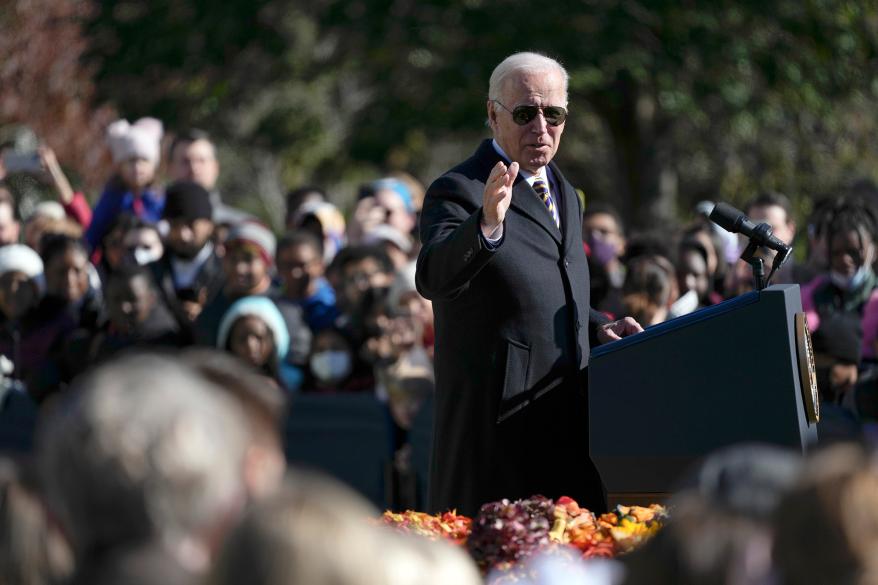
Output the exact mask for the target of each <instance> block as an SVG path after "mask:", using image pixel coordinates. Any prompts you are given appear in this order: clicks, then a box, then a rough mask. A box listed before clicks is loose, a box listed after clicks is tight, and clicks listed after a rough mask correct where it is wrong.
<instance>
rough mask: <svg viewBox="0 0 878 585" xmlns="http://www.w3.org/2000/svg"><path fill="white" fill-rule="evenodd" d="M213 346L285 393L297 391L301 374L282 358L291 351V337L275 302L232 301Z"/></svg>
mask: <svg viewBox="0 0 878 585" xmlns="http://www.w3.org/2000/svg"><path fill="white" fill-rule="evenodd" d="M216 345H217V347H218V348H220V349H225V350H227V351H230V352H231V353H233V354H234V355H236V356H237V357H239V358H241V359H242V360H243V361H244V362H245V363H247V364H250V365H251V366H253V368H255V369H256V370H258V371H260V372H262V373H263V374H265V375H266V376H268V377H269V378H271V379H273V380H275V381H276V382H278V384H280V385H281V387H283V388H286V389H287V390H290V391H294V390H298V389H299V388H300V387H301V385H302V379H303V377H304V375H303V373H302V370H301V369H299V368H298V367H296V366H293V365H292V364H290V363H288V362H287V361H286V360H285V358H286V356H287V354H288V353H289V350H290V333H289V331H288V330H287V326H286V323H285V322H284V318H283V316H282V315H281V313H280V311H278V309H277V306H276V305H275V304H274V301H272V300H271V299H269V298H268V297H264V296H250V297H244V298H242V299H239V300H237V301H235V303H234V304H232V306H231V307H230V308H229V310H228V311H227V312H226V314H225V315H224V316H223V319H222V321H221V322H220V326H219V333H218V335H217V340H216Z"/></svg>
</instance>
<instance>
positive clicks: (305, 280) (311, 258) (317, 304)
mask: <svg viewBox="0 0 878 585" xmlns="http://www.w3.org/2000/svg"><path fill="white" fill-rule="evenodd" d="M325 269H326V265H325V263H324V260H323V244H322V242H321V241H320V240H319V239H317V238H316V237H314V235H313V234H310V233H308V232H305V231H299V232H292V233H290V234H289V235H287V236H285V237H284V238H283V239H281V241H280V242H279V243H278V245H277V275H278V278H279V279H280V281H281V293H280V295H278V299H277V302H278V304H286V303H290V304H293V305H296V306H299V307H301V309H302V311H303V313H304V318H305V322H306V323H307V324H308V327H309V328H310V329H311V331H312V332H313V333H317V332H319V331H322V330H323V329H326V328H327V327H330V326H332V324H333V323H335V320H336V319H337V318H338V315H339V313H338V309H337V308H336V305H335V291H334V290H333V289H332V286H330V284H329V282H327V280H326V279H325V278H324V277H323V275H324V272H325Z"/></svg>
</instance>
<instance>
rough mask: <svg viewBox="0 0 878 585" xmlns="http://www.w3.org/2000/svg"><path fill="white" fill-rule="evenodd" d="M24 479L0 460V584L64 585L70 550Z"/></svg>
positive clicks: (69, 569)
mask: <svg viewBox="0 0 878 585" xmlns="http://www.w3.org/2000/svg"><path fill="white" fill-rule="evenodd" d="M26 475H27V474H25V473H22V469H21V468H20V467H19V466H17V465H16V464H15V463H13V462H12V461H11V460H9V459H5V458H0V581H2V582H3V583H10V584H12V583H16V584H21V585H53V584H55V583H65V582H67V578H68V577H69V576H70V573H71V572H72V569H73V560H72V558H71V555H70V550H69V548H68V547H67V542H66V541H65V540H64V539H63V537H62V536H61V534H60V533H59V531H58V530H57V527H56V526H54V525H53V524H52V523H51V522H50V521H49V517H48V514H46V510H45V508H44V507H43V505H42V503H41V502H40V498H39V496H38V494H37V493H36V490H35V488H34V486H33V485H31V484H32V482H31V481H29V480H30V479H32V478H30V477H26Z"/></svg>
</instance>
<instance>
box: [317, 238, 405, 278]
mask: <svg viewBox="0 0 878 585" xmlns="http://www.w3.org/2000/svg"><path fill="white" fill-rule="evenodd" d="M367 258H372V259H373V260H375V261H376V262H378V264H379V265H380V266H381V270H382V271H383V272H385V273H388V274H390V273H393V272H394V268H393V261H392V260H391V259H390V256H388V255H387V251H386V250H385V249H384V246H382V245H380V244H374V245H368V246H349V247H347V248H342V249H341V250H340V251H339V253H338V254H336V255H335V258H333V259H332V264H330V265H329V267H328V268H327V269H326V271H327V273H331V274H333V275H341V273H343V272H344V269H345V268H346V267H347V266H348V265H350V264H353V263H355V262H361V261H363V260H365V259H367Z"/></svg>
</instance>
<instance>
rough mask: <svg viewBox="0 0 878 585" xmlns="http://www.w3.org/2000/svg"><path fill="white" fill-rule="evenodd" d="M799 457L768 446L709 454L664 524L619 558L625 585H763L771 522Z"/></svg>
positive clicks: (768, 570)
mask: <svg viewBox="0 0 878 585" xmlns="http://www.w3.org/2000/svg"><path fill="white" fill-rule="evenodd" d="M800 467H801V462H800V457H798V456H797V455H796V454H794V453H792V452H790V451H786V450H783V449H780V448H778V447H770V446H766V445H740V446H734V447H730V448H727V449H723V450H722V451H718V452H717V453H715V454H713V455H711V456H710V457H709V458H708V459H707V461H706V462H705V463H704V465H702V466H701V468H700V469H699V470H698V471H697V473H696V474H694V476H693V477H692V478H691V481H690V482H689V485H687V486H686V487H685V488H684V489H683V490H682V491H680V492H678V493H677V494H676V495H675V496H674V498H673V500H672V501H671V505H670V508H671V510H672V512H671V516H670V520H669V521H668V523H667V525H666V526H665V527H664V528H663V529H662V530H661V531H660V532H659V533H658V534H657V535H656V537H655V538H653V539H652V540H650V541H649V542H647V543H646V544H645V545H644V546H643V547H642V548H640V549H638V550H636V551H634V552H632V553H631V554H630V555H628V556H626V557H624V559H623V562H624V563H625V565H626V568H627V575H626V578H625V580H624V584H625V585H642V584H643V585H645V584H649V585H665V584H666V585H738V584H742V585H743V584H754V585H755V584H758V583H769V582H771V581H770V579H771V578H772V572H773V566H772V562H771V560H772V559H771V550H772V543H773V539H774V533H773V529H772V518H773V514H774V512H775V510H776V509H777V506H778V504H779V502H780V501H781V498H782V497H783V495H784V494H785V493H786V492H787V491H789V490H790V489H791V488H792V486H793V485H794V483H795V482H796V481H797V479H798V477H799V473H800Z"/></svg>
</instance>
